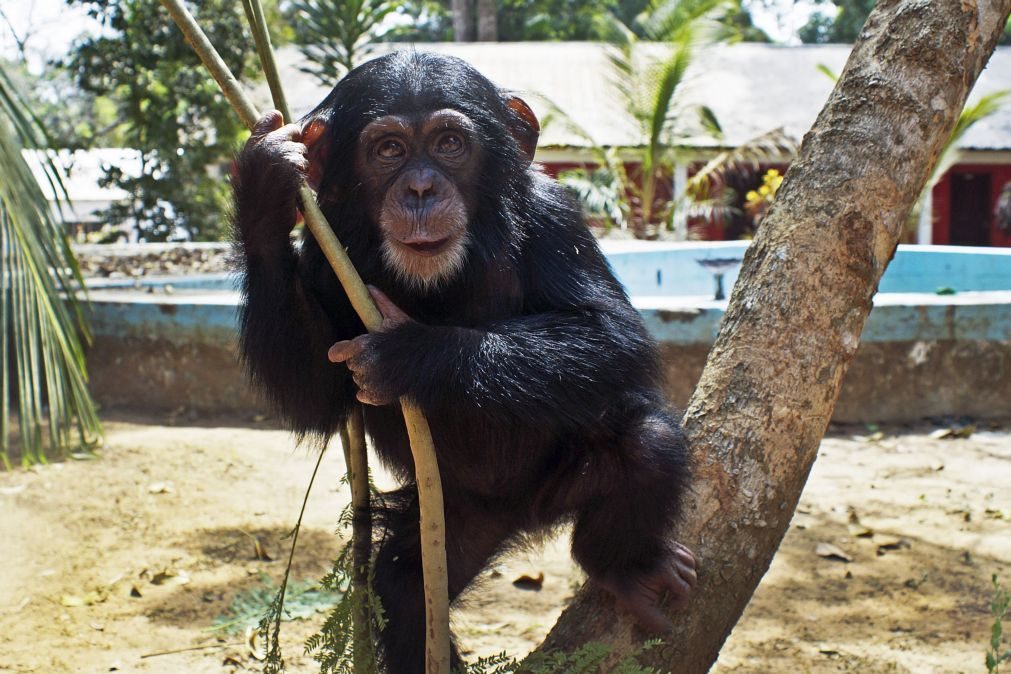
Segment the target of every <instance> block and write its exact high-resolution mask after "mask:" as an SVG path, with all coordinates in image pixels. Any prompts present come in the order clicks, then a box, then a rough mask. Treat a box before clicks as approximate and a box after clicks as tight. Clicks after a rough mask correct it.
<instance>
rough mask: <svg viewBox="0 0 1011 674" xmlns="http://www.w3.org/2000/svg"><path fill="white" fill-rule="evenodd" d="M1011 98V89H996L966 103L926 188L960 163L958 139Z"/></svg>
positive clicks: (934, 183) (929, 187)
mask: <svg viewBox="0 0 1011 674" xmlns="http://www.w3.org/2000/svg"><path fill="white" fill-rule="evenodd" d="M1009 98H1011V90H1009V89H1004V90H1001V91H994V92H992V93H989V94H986V95H985V96H980V98H979V100H977V101H976V102H975V103H972V104H971V105H966V106H965V107H964V108H963V109H962V112H961V113H960V114H959V116H958V120H957V121H956V122H955V129H954V130H953V131H952V132H951V137H950V138H948V142H947V143H945V145H944V149H943V150H941V156H940V157H939V158H938V159H937V164H936V165H935V166H934V170H933V171H932V172H931V174H930V178H929V179H928V180H927V185H926V187H925V188H924V189H931V188H932V187H933V186H934V185H936V184H937V181H938V180H940V179H941V176H943V175H944V174H945V173H947V172H948V170H949V169H950V168H951V167H952V166H954V165H955V164H957V163H958V161H959V159H960V158H961V154H962V152H961V150H959V149H958V141H959V140H961V139H962V137H963V136H964V135H965V134H966V132H967V131H969V129H971V128H972V127H973V126H974V125H975V124H976V123H977V122H980V121H981V120H983V119H985V118H987V117H989V116H990V115H992V114H994V113H995V112H997V110H999V109H1000V107H1001V106H1002V105H1004V103H1006V102H1007V100H1008V99H1009Z"/></svg>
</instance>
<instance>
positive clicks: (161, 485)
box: [147, 482, 175, 494]
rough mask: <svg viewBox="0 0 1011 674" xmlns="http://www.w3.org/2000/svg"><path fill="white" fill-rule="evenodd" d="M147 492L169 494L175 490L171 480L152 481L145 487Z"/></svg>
mask: <svg viewBox="0 0 1011 674" xmlns="http://www.w3.org/2000/svg"><path fill="white" fill-rule="evenodd" d="M147 491H148V493H149V494H171V493H172V492H174V491H175V488H174V487H173V486H172V483H171V482H153V483H151V485H150V486H149V487H148V488H147Z"/></svg>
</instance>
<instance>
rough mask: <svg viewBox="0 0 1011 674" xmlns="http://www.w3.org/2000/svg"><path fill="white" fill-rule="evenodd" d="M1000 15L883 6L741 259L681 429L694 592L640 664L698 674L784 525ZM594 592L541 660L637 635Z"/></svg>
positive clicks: (1004, 1)
mask: <svg viewBox="0 0 1011 674" xmlns="http://www.w3.org/2000/svg"><path fill="white" fill-rule="evenodd" d="M1009 11H1011V0H959V1H954V0H900V1H896V0H883V1H882V2H879V3H878V5H877V7H876V8H875V10H874V11H873V12H872V14H871V16H870V18H869V19H868V20H867V24H866V25H865V27H864V29H863V31H862V32H861V35H860V39H859V41H858V42H857V44H856V45H855V47H854V50H853V53H852V55H851V56H850V59H849V62H848V64H847V66H846V69H845V71H844V72H843V74H842V76H841V77H840V78H839V82H838V84H837V86H836V88H835V90H834V91H833V93H832V95H831V97H830V98H829V101H828V103H827V105H826V107H825V109H824V110H823V111H822V113H821V114H820V115H819V117H818V119H817V121H816V122H815V125H814V127H813V128H812V130H811V131H810V132H809V133H808V134H807V136H806V137H805V139H804V143H803V145H802V146H801V149H800V154H799V156H798V158H797V160H796V161H795V162H794V163H793V165H792V166H791V168H790V170H789V172H788V173H787V176H786V179H785V181H784V183H783V186H782V187H781V189H780V192H779V194H778V195H777V199H776V203H775V206H774V207H773V208H772V210H771V212H770V213H769V215H768V217H767V218H766V220H765V222H764V223H763V225H762V227H761V229H760V230H759V233H758V236H757V237H756V239H755V241H754V243H753V244H752V246H751V247H750V249H749V250H748V253H747V256H746V257H745V260H744V264H743V267H742V270H741V274H740V280H739V282H738V283H737V286H736V288H735V290H734V293H733V295H732V297H731V299H730V306H729V308H728V310H727V313H726V317H725V318H724V320H723V324H722V327H721V330H720V334H719V337H718V338H717V340H716V343H715V345H714V346H713V349H712V351H711V353H710V356H709V360H708V362H707V365H706V369H705V371H704V373H703V375H702V379H701V381H700V382H699V385H698V388H697V389H696V391H695V394H694V396H693V397H692V400H691V402H690V403H689V406H688V410H687V412H686V415H685V429H686V432H687V434H688V436H689V439H690V441H691V443H692V447H693V452H694V455H695V462H696V471H697V482H696V486H695V489H694V491H693V494H692V495H691V497H690V498H689V502H688V506H687V515H686V521H685V522H684V524H683V525H682V526H681V527H680V528H679V531H678V532H676V536H677V537H678V538H679V540H681V541H682V542H684V543H686V544H687V545H688V546H689V547H691V548H692V549H693V550H695V552H696V553H697V555H698V557H699V560H700V568H701V575H700V582H699V587H698V588H697V591H696V594H695V596H694V597H693V599H692V601H691V604H690V606H689V607H688V608H687V609H686V610H684V611H682V612H680V613H677V614H674V615H673V619H674V622H675V630H674V633H673V635H672V637H671V638H670V639H668V641H667V643H665V645H664V646H663V647H662V648H659V649H655V650H653V651H650V652H649V653H648V654H647V655H646V656H644V657H642V658H641V659H640V660H641V661H642V662H644V663H648V664H651V665H653V666H654V667H657V668H659V669H660V671H664V672H666V671H672V672H705V671H707V670H708V669H709V668H710V666H711V665H712V663H713V662H715V660H716V657H717V655H718V653H719V649H720V647H721V646H722V644H723V642H724V640H725V639H726V637H727V635H729V634H730V630H731V629H732V628H733V626H734V624H735V623H736V622H737V620H738V619H739V618H740V615H741V613H742V612H743V610H744V607H745V605H746V604H747V602H748V600H749V599H750V598H751V595H752V593H753V592H754V590H755V588H756V586H757V585H758V582H759V580H760V579H761V577H762V575H763V574H764V573H765V571H766V570H767V569H768V566H769V564H770V562H771V561H772V557H773V555H774V554H775V551H776V548H777V547H778V546H779V543H780V541H781V540H782V538H783V535H784V534H785V532H786V529H787V527H788V525H789V522H790V519H791V517H792V516H793V512H794V508H795V507H796V504H797V501H798V499H799V497H800V493H801V490H802V488H803V486H804V483H805V481H806V479H807V475H808V472H809V471H810V468H811V465H812V464H813V463H814V459H815V457H816V455H817V451H818V445H819V443H820V440H821V437H822V435H823V433H824V431H825V429H826V427H827V426H828V422H829V419H830V415H831V412H832V408H833V406H834V404H835V401H836V397H837V395H838V393H839V389H840V383H841V381H842V378H843V374H844V373H845V371H846V368H847V366H848V365H849V363H850V360H851V359H852V358H853V355H854V353H855V352H856V348H857V344H858V343H859V338H860V333H861V330H862V328H863V325H864V320H865V319H866V317H867V314H868V312H869V311H870V308H871V298H872V297H873V295H874V292H875V291H876V289H877V284H878V281H879V279H880V278H881V274H882V273H883V272H884V270H885V267H886V265H887V264H888V262H889V261H890V259H891V257H892V255H893V253H894V251H895V247H896V245H897V243H898V240H899V235H900V233H901V232H902V228H903V224H904V223H905V221H906V217H907V214H908V212H909V210H910V208H911V207H912V205H913V203H914V201H915V199H916V197H917V195H918V194H919V192H920V189H921V187H922V186H923V184H924V182H925V180H926V178H927V176H928V175H929V173H930V170H931V168H932V166H933V165H934V163H935V161H936V159H937V157H938V154H939V153H940V151H941V148H942V146H943V145H944V142H945V140H946V139H947V138H948V136H949V135H950V133H951V131H952V128H953V126H954V123H955V120H956V118H957V116H958V114H959V111H960V110H961V109H962V106H963V105H964V103H965V100H966V97H967V95H968V93H969V90H970V88H971V87H972V85H973V83H974V82H975V80H976V78H977V76H978V75H979V73H980V71H981V70H982V68H983V66H984V65H985V63H986V61H987V59H988V58H989V57H990V54H991V53H992V51H993V48H994V46H995V44H996V42H997V39H998V37H999V35H1000V33H1001V31H1002V30H1003V27H1004V24H1005V22H1006V20H1007V17H1008V13H1009ZM643 636H644V635H642V634H641V633H639V632H638V631H637V630H636V629H634V628H633V627H632V626H631V624H630V622H629V620H628V618H627V616H624V615H618V614H616V613H615V610H614V607H613V603H612V602H611V601H610V599H609V598H608V597H607V596H605V595H604V593H603V592H601V591H600V590H595V589H593V588H592V587H587V588H584V589H583V590H581V591H580V592H579V594H578V595H577V597H576V599H575V601H574V602H573V604H572V606H571V607H570V608H569V609H567V610H566V611H565V613H564V614H563V615H562V617H561V618H560V619H559V622H558V624H557V625H556V626H555V628H554V629H553V630H552V632H551V633H550V634H549V635H548V638H547V639H546V640H545V642H544V644H542V646H541V647H540V649H539V651H545V650H555V649H561V650H564V651H571V650H573V649H574V648H576V647H578V646H579V645H580V644H583V643H586V642H590V641H597V642H604V643H607V644H610V645H612V647H613V649H614V651H613V652H614V653H616V654H621V653H628V652H630V651H632V650H633V649H634V648H635V644H636V643H638V641H639V640H640V639H641V638H642V637H643Z"/></svg>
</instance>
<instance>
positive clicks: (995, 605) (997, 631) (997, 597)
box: [986, 573, 1011, 674]
mask: <svg viewBox="0 0 1011 674" xmlns="http://www.w3.org/2000/svg"><path fill="white" fill-rule="evenodd" d="M991 582H993V600H992V601H991V602H990V615H992V616H993V625H991V626H990V644H989V648H987V651H986V671H987V673H988V674H999V672H1000V664H1001V663H1002V662H1011V649H1005V650H1004V652H1001V648H1003V643H1004V617H1005V616H1006V615H1007V610H1008V605H1009V604H1011V597H1009V595H1008V591H1007V590H1005V589H1004V588H1003V587H1001V584H1000V583H999V582H998V581H997V574H996V573H995V574H993V576H992V577H991Z"/></svg>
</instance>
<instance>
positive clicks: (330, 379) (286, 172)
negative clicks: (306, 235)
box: [234, 120, 363, 435]
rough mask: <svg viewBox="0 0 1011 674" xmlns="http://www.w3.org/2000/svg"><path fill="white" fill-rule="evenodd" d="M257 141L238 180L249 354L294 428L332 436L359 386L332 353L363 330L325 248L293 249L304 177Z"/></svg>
mask: <svg viewBox="0 0 1011 674" xmlns="http://www.w3.org/2000/svg"><path fill="white" fill-rule="evenodd" d="M269 126H270V122H268V121H266V120H265V125H264V128H263V129H259V128H258V130H259V131H261V134H260V135H261V136H263V135H265V133H263V132H266V131H268V130H270V129H269V128H268V127H269ZM256 139H257V134H256V132H254V136H253V139H251V141H250V143H249V144H248V145H247V146H246V149H244V150H243V152H242V153H241V154H240V155H239V158H238V163H237V174H236V178H235V181H234V189H235V196H236V203H235V238H236V244H237V246H236V247H237V249H238V254H239V257H240V260H241V263H242V266H243V271H244V274H243V279H242V280H243V286H242V292H243V296H244V302H243V303H242V304H241V306H240V347H241V351H242V359H243V361H244V363H245V364H246V367H247V368H248V370H249V372H250V374H251V376H252V379H253V381H254V383H255V384H256V385H257V387H258V388H259V390H260V391H262V392H263V393H264V394H265V395H266V396H267V397H268V398H269V399H270V401H271V402H272V403H273V404H274V405H275V406H276V407H277V409H278V410H279V411H280V412H281V414H282V415H283V416H284V417H285V418H286V420H287V421H288V422H289V423H290V425H291V427H292V428H293V430H295V431H297V432H298V433H300V434H304V433H317V434H321V435H329V434H331V433H333V432H334V431H335V430H337V429H338V428H339V424H340V423H341V421H342V420H343V419H344V418H346V416H347V412H348V410H349V409H350V405H351V402H352V401H353V397H354V384H353V383H352V382H351V379H350V376H349V375H348V373H347V372H346V371H342V369H339V368H334V367H332V366H330V365H329V363H327V361H326V350H327V347H328V346H329V345H330V344H331V343H333V341H334V340H335V339H346V338H348V337H352V336H354V335H356V334H358V333H360V332H362V331H363V328H362V327H361V325H360V323H358V322H357V319H356V318H354V315H353V313H352V311H351V307H350V304H349V303H348V301H347V299H346V297H345V296H344V294H343V293H342V292H340V291H339V289H338V288H337V286H336V283H335V282H334V281H333V275H332V274H327V273H326V272H327V271H328V270H327V269H326V267H325V262H324V261H323V259H322V254H321V253H320V252H319V249H318V247H317V246H316V245H315V244H314V243H313V242H308V241H307V242H306V244H305V246H304V247H303V250H302V251H301V253H300V254H296V252H295V250H294V249H293V248H292V245H291V243H290V241H289V234H290V232H291V229H292V227H293V226H294V224H295V206H296V202H295V194H296V189H297V185H298V182H299V181H300V179H301V176H300V174H299V173H298V172H297V171H296V170H294V169H293V168H292V167H290V166H287V165H283V164H278V163H277V162H268V161H267V156H268V154H269V153H271V152H273V153H276V151H277V149H278V148H276V147H274V148H270V147H267V148H264V147H262V145H260V144H257V143H256ZM324 306H325V307H326V308H327V309H326V311H324V310H323V307H324Z"/></svg>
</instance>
